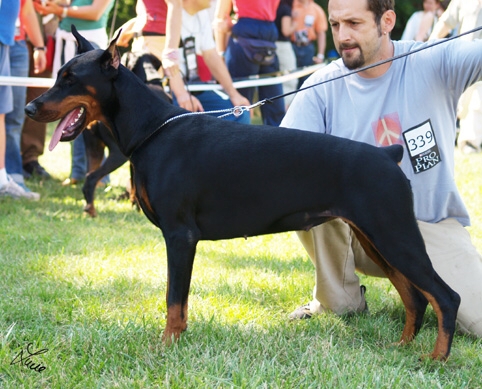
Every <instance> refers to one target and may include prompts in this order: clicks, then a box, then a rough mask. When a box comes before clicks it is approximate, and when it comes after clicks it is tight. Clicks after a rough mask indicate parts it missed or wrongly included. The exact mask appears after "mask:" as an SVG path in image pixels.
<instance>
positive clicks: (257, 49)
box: [233, 36, 276, 66]
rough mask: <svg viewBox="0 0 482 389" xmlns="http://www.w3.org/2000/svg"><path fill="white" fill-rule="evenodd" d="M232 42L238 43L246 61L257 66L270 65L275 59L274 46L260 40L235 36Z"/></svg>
mask: <svg viewBox="0 0 482 389" xmlns="http://www.w3.org/2000/svg"><path fill="white" fill-rule="evenodd" d="M233 40H234V42H237V43H239V45H240V46H241V48H242V49H243V51H244V54H245V55H246V57H248V59H249V60H250V61H251V62H253V63H255V64H257V65H263V66H267V65H272V64H273V63H274V60H275V58H276V44H275V43H274V42H270V41H265V40H262V39H252V38H244V37H241V36H236V37H234V38H233Z"/></svg>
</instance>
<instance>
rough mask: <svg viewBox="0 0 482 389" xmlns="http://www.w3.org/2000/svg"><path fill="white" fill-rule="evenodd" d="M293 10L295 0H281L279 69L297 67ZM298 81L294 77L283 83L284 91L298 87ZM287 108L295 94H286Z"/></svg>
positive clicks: (277, 49)
mask: <svg viewBox="0 0 482 389" xmlns="http://www.w3.org/2000/svg"><path fill="white" fill-rule="evenodd" d="M292 11H293V0H280V3H279V6H278V10H277V11H276V20H275V24H276V28H277V29H278V40H277V41H276V54H277V55H278V60H279V70H280V71H281V72H289V71H292V70H294V69H296V56H295V52H294V50H293V46H292V45H291V34H293V33H294V32H295V30H296V22H295V21H294V20H293V17H292V16H291V14H292ZM297 85H298V81H297V80H295V79H293V80H289V81H286V82H284V83H283V93H290V92H293V91H294V90H295V89H296V86H297ZM284 99H285V105H286V108H288V107H289V105H290V103H291V101H292V100H293V95H288V96H285V98H284Z"/></svg>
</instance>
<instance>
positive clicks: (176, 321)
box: [162, 303, 187, 345]
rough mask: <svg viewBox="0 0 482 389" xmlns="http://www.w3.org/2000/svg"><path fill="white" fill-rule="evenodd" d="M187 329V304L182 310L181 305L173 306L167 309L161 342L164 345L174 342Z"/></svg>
mask: <svg viewBox="0 0 482 389" xmlns="http://www.w3.org/2000/svg"><path fill="white" fill-rule="evenodd" d="M186 328H187V303H186V305H185V306H184V308H183V307H182V306H181V304H175V305H172V306H170V307H168V308H167V324H166V328H165V330H164V334H163V335H162V340H163V342H164V343H165V344H166V345H170V344H172V343H173V342H176V341H177V340H178V339H179V337H180V336H181V332H183V331H185V330H186Z"/></svg>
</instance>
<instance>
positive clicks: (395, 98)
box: [281, 40, 482, 225]
mask: <svg viewBox="0 0 482 389" xmlns="http://www.w3.org/2000/svg"><path fill="white" fill-rule="evenodd" d="M393 44H394V47H395V55H398V54H401V53H405V52H408V51H411V50H414V49H417V48H419V47H421V46H424V45H427V44H428V43H421V42H412V41H395V42H393ZM481 64H482V40H476V41H472V42H462V41H458V40H455V41H451V42H447V43H444V44H441V45H438V46H435V47H433V48H429V49H427V50H424V51H421V52H418V53H416V54H413V55H410V56H408V57H405V58H402V59H398V60H396V61H394V62H393V63H392V64H391V66H390V68H389V69H388V71H387V72H386V73H385V74H384V75H382V76H381V77H378V78H373V79H369V78H363V77H361V76H359V75H358V74H354V75H350V76H347V77H345V78H342V79H339V80H336V81H332V82H328V83H326V84H323V85H318V86H315V87H314V88H310V89H307V90H305V91H302V92H300V93H298V94H297V95H296V97H295V98H294V100H293V103H292V104H291V105H290V107H289V109H288V112H287V113H286V116H285V118H284V119H283V121H282V122H281V126H283V127H291V128H298V129H301V130H307V131H312V132H321V133H327V134H331V135H335V136H339V137H343V138H348V139H353V140H358V141H361V142H366V143H369V144H372V145H375V146H386V145H389V144H394V143H399V144H402V145H403V146H404V156H403V160H402V166H401V167H402V170H403V172H404V173H405V174H406V176H407V177H408V178H409V179H410V181H411V184H412V188H413V192H414V203H415V204H414V205H415V214H416V216H417V219H419V220H422V221H425V222H438V221H440V220H443V219H446V218H456V219H457V220H459V221H460V222H461V223H462V224H463V225H469V224H470V219H469V215H468V212H467V210H466V208H465V205H464V203H463V201H462V199H461V197H460V194H459V192H458V190H457V187H456V185H455V181H454V144H455V137H456V126H455V122H456V107H457V102H458V99H459V97H460V95H461V94H462V92H463V91H464V90H465V89H466V88H467V87H468V86H469V85H471V84H472V83H474V82H476V81H479V80H481V79H482V66H481ZM348 72H349V70H348V69H347V68H346V67H345V66H344V65H343V62H342V60H341V59H339V60H337V61H335V62H332V63H331V64H329V65H328V66H326V67H324V68H322V69H320V70H318V71H317V72H315V73H314V74H313V75H312V76H311V77H310V78H309V79H308V80H307V81H306V82H305V84H304V85H303V87H306V86H308V85H312V84H316V83H319V82H322V81H324V80H330V79H332V78H334V77H337V76H340V75H342V74H345V73H348ZM360 163H363V161H362V160H361V161H360ZM320 168H323V167H322V166H320ZM330 168H334V167H333V166H332V167H330ZM335 168H336V167H335ZM393 206H394V207H396V206H397V205H396V204H393Z"/></svg>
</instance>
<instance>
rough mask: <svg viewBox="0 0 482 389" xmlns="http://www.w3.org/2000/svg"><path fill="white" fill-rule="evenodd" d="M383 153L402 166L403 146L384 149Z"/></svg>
mask: <svg viewBox="0 0 482 389" xmlns="http://www.w3.org/2000/svg"><path fill="white" fill-rule="evenodd" d="M382 149H383V151H385V152H386V153H387V155H388V156H389V157H390V159H391V160H392V161H393V162H395V163H397V164H400V162H401V161H402V157H403V146H402V145H398V144H397V145H391V146H387V147H382Z"/></svg>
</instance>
